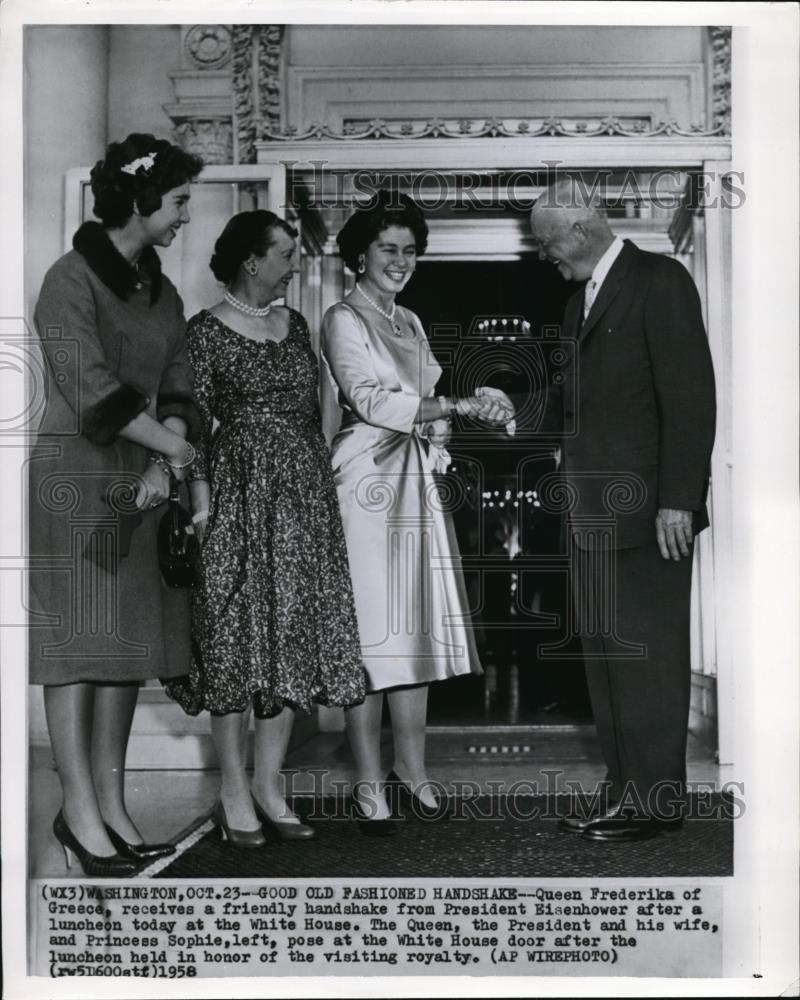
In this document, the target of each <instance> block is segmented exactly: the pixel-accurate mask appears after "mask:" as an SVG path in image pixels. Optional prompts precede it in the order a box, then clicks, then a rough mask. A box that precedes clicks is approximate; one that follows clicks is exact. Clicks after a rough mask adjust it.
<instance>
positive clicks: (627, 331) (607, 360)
mask: <svg viewBox="0 0 800 1000" xmlns="http://www.w3.org/2000/svg"><path fill="white" fill-rule="evenodd" d="M564 336H565V337H574V338H577V341H578V349H577V351H576V352H575V354H576V371H575V372H574V378H567V379H566V380H565V381H564V383H563V384H564V391H563V393H562V394H561V395H562V406H563V416H564V426H565V427H567V426H569V425H570V423H574V424H575V431H574V433H573V434H572V435H571V436H567V437H565V438H564V439H563V444H562V456H563V470H564V474H565V476H566V479H567V481H568V482H569V483H570V484H571V486H572V487H573V488H574V489H575V490H576V491H577V495H578V502H577V507H576V508H575V509H574V511H573V514H572V516H571V524H572V528H573V534H574V535H575V537H576V540H577V542H578V544H579V545H580V546H581V547H582V548H592V547H594V545H595V544H597V542H596V536H594V535H593V534H592V533H591V531H589V532H583V531H581V530H580V529H579V525H580V524H581V518H584V517H585V518H588V519H589V521H591V520H592V519H594V518H596V517H598V516H603V515H606V514H608V513H612V514H614V515H615V517H616V522H615V523H616V538H615V541H614V545H615V546H616V547H617V548H630V547H634V546H639V545H647V544H650V543H652V542H653V541H655V524H654V522H655V517H656V514H657V512H658V509H659V508H661V507H672V508H677V509H680V510H691V511H694V528H695V531H701V530H702V529H703V528H705V527H706V526H707V525H708V514H707V512H706V505H705V501H706V495H707V492H708V476H709V462H710V458H711V449H712V447H713V444H714V427H715V416H716V407H715V391H714V372H713V369H712V366H711V354H710V351H709V348H708V340H707V337H706V332H705V328H704V326H703V319H702V314H701V310H700V299H699V296H698V294H697V289H696V288H695V285H694V282H693V281H692V278H691V277H690V275H689V274H688V272H687V271H686V269H685V268H684V267H683V265H682V264H680V263H679V262H678V261H676V260H673V259H671V258H669V257H665V256H663V255H661V254H654V253H646V252H645V251H642V250H640V249H639V248H638V247H636V246H635V245H634V244H633V243H631V242H630V241H628V240H626V241H625V245H624V248H623V250H622V251H621V252H620V254H619V256H618V257H617V259H616V260H615V261H614V264H613V265H612V267H611V269H610V271H609V273H608V275H607V276H606V279H605V281H604V282H603V284H602V285H601V287H600V290H599V292H598V294H597V298H596V300H595V302H594V304H593V305H592V308H591V311H590V313H589V315H588V317H587V318H586V320H585V321H584V320H583V290H582V289H581V290H580V291H578V292H576V293H575V295H573V296H572V298H571V299H570V300H569V302H568V303H567V307H566V311H565V314H564ZM615 483H617V484H619V485H618V486H616V487H615Z"/></svg>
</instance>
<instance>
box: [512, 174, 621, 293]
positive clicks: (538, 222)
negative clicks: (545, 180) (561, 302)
mask: <svg viewBox="0 0 800 1000" xmlns="http://www.w3.org/2000/svg"><path fill="white" fill-rule="evenodd" d="M531 232H532V234H533V239H534V243H535V244H536V248H537V250H538V252H539V257H540V259H542V260H549V261H550V262H551V263H552V264H554V265H555V266H556V267H557V268H558V270H559V271H560V273H561V274H562V275H563V277H565V278H567V279H569V280H576V281H584V280H585V279H586V278H588V277H590V276H591V273H592V271H593V270H594V267H595V264H597V262H598V261H599V260H600V258H601V257H602V256H603V254H604V253H605V252H606V250H607V249H608V247H609V246H610V245H611V241H612V240H613V239H614V234H613V232H612V231H611V227H610V226H609V224H608V219H607V218H606V215H605V211H604V210H603V207H602V204H601V202H600V199H599V197H598V194H597V190H596V188H592V189H589V188H588V187H587V185H585V184H583V183H582V182H581V181H580V179H575V178H572V177H569V178H564V179H563V180H560V181H558V182H557V183H555V184H553V185H551V186H550V187H548V188H545V190H544V191H543V192H542V195H541V197H540V198H539V200H538V201H537V202H536V204H535V205H534V206H533V209H532V210H531Z"/></svg>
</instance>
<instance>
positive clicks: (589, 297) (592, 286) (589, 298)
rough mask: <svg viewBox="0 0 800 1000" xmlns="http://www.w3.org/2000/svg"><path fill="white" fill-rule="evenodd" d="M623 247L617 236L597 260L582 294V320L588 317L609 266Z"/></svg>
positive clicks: (609, 268)
mask: <svg viewBox="0 0 800 1000" xmlns="http://www.w3.org/2000/svg"><path fill="white" fill-rule="evenodd" d="M624 246H625V244H624V243H623V242H622V240H621V239H620V237H619V236H615V237H614V239H613V240H612V241H611V244H610V246H609V248H608V250H606V252H605V253H604V254H603V256H602V257H601V258H600V260H598V262H597V263H596V264H595V266H594V270H593V271H592V276H591V278H590V279H589V280H588V281H587V282H586V288H585V289H584V292H583V318H584V319H586V317H587V316H588V315H589V310H590V309H591V308H592V304H593V302H594V300H595V299H596V298H597V293H598V292H599V291H600V287H601V286H602V284H603V282H604V281H605V280H606V276H607V275H608V272H609V271H610V270H611V265H612V264H613V263H614V261H615V260H616V259H617V257H619V255H620V251H621V250H622V248H623V247H624Z"/></svg>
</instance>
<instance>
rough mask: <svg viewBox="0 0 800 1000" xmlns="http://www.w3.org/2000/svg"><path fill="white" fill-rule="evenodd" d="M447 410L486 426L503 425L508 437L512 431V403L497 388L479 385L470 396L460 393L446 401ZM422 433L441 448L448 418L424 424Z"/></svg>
mask: <svg viewBox="0 0 800 1000" xmlns="http://www.w3.org/2000/svg"><path fill="white" fill-rule="evenodd" d="M445 402H446V403H449V410H450V412H451V413H458V414H459V415H460V416H462V417H469V418H470V419H471V420H476V421H477V422H478V423H481V424H484V425H485V426H486V427H505V429H506V433H507V434H508V435H509V437H513V436H514V433H515V431H516V424H515V422H514V404H513V403H512V402H511V400H510V399H509V398H508V396H507V395H506V394H505V393H504V392H503V391H502V390H501V389H493V388H491V387H490V386H481V387H479V388H478V389H476V390H475V395H474V396H461V397H459V398H458V399H453V400H446V401H445ZM425 435H426V437H427V438H428V440H429V441H430V443H431V444H432V445H434V446H435V447H437V448H443V447H445V446H446V445H447V443H448V441H449V440H450V421H449V420H448V419H447V418H446V417H441V418H439V419H438V420H432V421H429V422H427V423H426V427H425Z"/></svg>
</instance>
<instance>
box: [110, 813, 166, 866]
mask: <svg viewBox="0 0 800 1000" xmlns="http://www.w3.org/2000/svg"><path fill="white" fill-rule="evenodd" d="M106 833H107V834H108V839H109V840H110V841H111V843H112V844H113V845H114V850H115V851H116V852H117V854H119V856H120V857H122V858H130V859H131V861H143V862H145V861H147V862H149V861H155V860H156V858H168V857H169V856H170V854H174V853H175V846H174V845H173V844H129V843H128V841H127V840H124V839H123V838H122V837H120V835H119V834H118V833H117V831H116V830H114V829H112V828H111V827H110V826H109V825H108V823H106Z"/></svg>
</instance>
